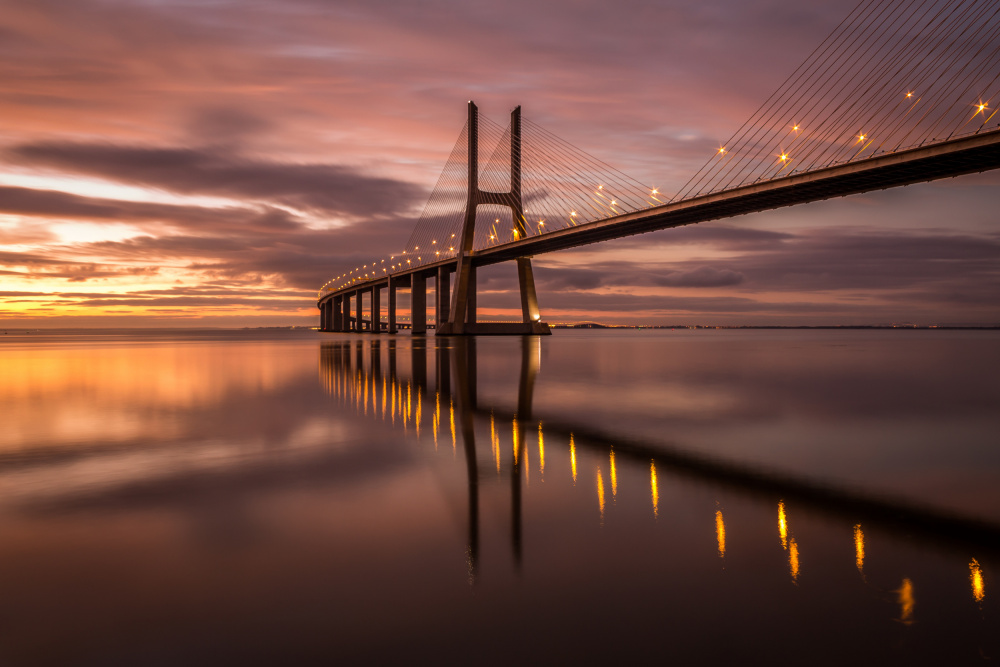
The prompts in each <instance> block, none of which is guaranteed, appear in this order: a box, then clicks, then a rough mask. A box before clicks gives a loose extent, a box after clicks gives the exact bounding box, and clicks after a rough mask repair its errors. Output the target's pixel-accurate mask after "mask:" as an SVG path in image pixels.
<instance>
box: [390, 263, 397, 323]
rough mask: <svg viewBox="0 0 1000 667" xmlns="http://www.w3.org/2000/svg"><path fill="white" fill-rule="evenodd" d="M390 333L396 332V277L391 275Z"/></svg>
mask: <svg viewBox="0 0 1000 667" xmlns="http://www.w3.org/2000/svg"><path fill="white" fill-rule="evenodd" d="M389 333H391V334H394V333H396V279H395V278H393V277H392V276H389Z"/></svg>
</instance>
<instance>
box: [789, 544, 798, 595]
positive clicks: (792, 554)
mask: <svg viewBox="0 0 1000 667" xmlns="http://www.w3.org/2000/svg"><path fill="white" fill-rule="evenodd" d="M788 570H789V572H791V574H792V583H793V584H794V583H798V581H799V545H798V544H797V543H796V542H795V538H794V537H793V538H792V539H790V540H788Z"/></svg>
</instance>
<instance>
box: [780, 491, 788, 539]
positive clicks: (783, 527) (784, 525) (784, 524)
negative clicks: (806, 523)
mask: <svg viewBox="0 0 1000 667" xmlns="http://www.w3.org/2000/svg"><path fill="white" fill-rule="evenodd" d="M778 536H779V537H781V548H782V549H787V548H788V520H787V519H785V501H784V500H779V501H778Z"/></svg>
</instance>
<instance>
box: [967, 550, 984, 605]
mask: <svg viewBox="0 0 1000 667" xmlns="http://www.w3.org/2000/svg"><path fill="white" fill-rule="evenodd" d="M969 581H970V582H971V583H972V597H974V598H976V602H982V601H983V598H984V597H986V591H985V589H984V587H983V568H981V567H979V561H977V560H976V559H975V558H973V559H972V562H971V563H969Z"/></svg>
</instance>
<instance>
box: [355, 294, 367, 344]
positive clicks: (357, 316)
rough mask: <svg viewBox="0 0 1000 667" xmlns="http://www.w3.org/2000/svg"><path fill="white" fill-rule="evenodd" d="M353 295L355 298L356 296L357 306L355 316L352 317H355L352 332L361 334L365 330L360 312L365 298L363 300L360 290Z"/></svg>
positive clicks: (362, 314)
mask: <svg viewBox="0 0 1000 667" xmlns="http://www.w3.org/2000/svg"><path fill="white" fill-rule="evenodd" d="M354 294H355V296H357V299H358V305H357V306H356V311H355V316H354V317H355V319H354V330H355V331H357V332H358V333H361V332H362V331H364V330H365V320H364V312H363V310H362V304H363V303H364V300H365V298H364V292H362V291H361V290H358V291H357V292H355V293H354Z"/></svg>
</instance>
